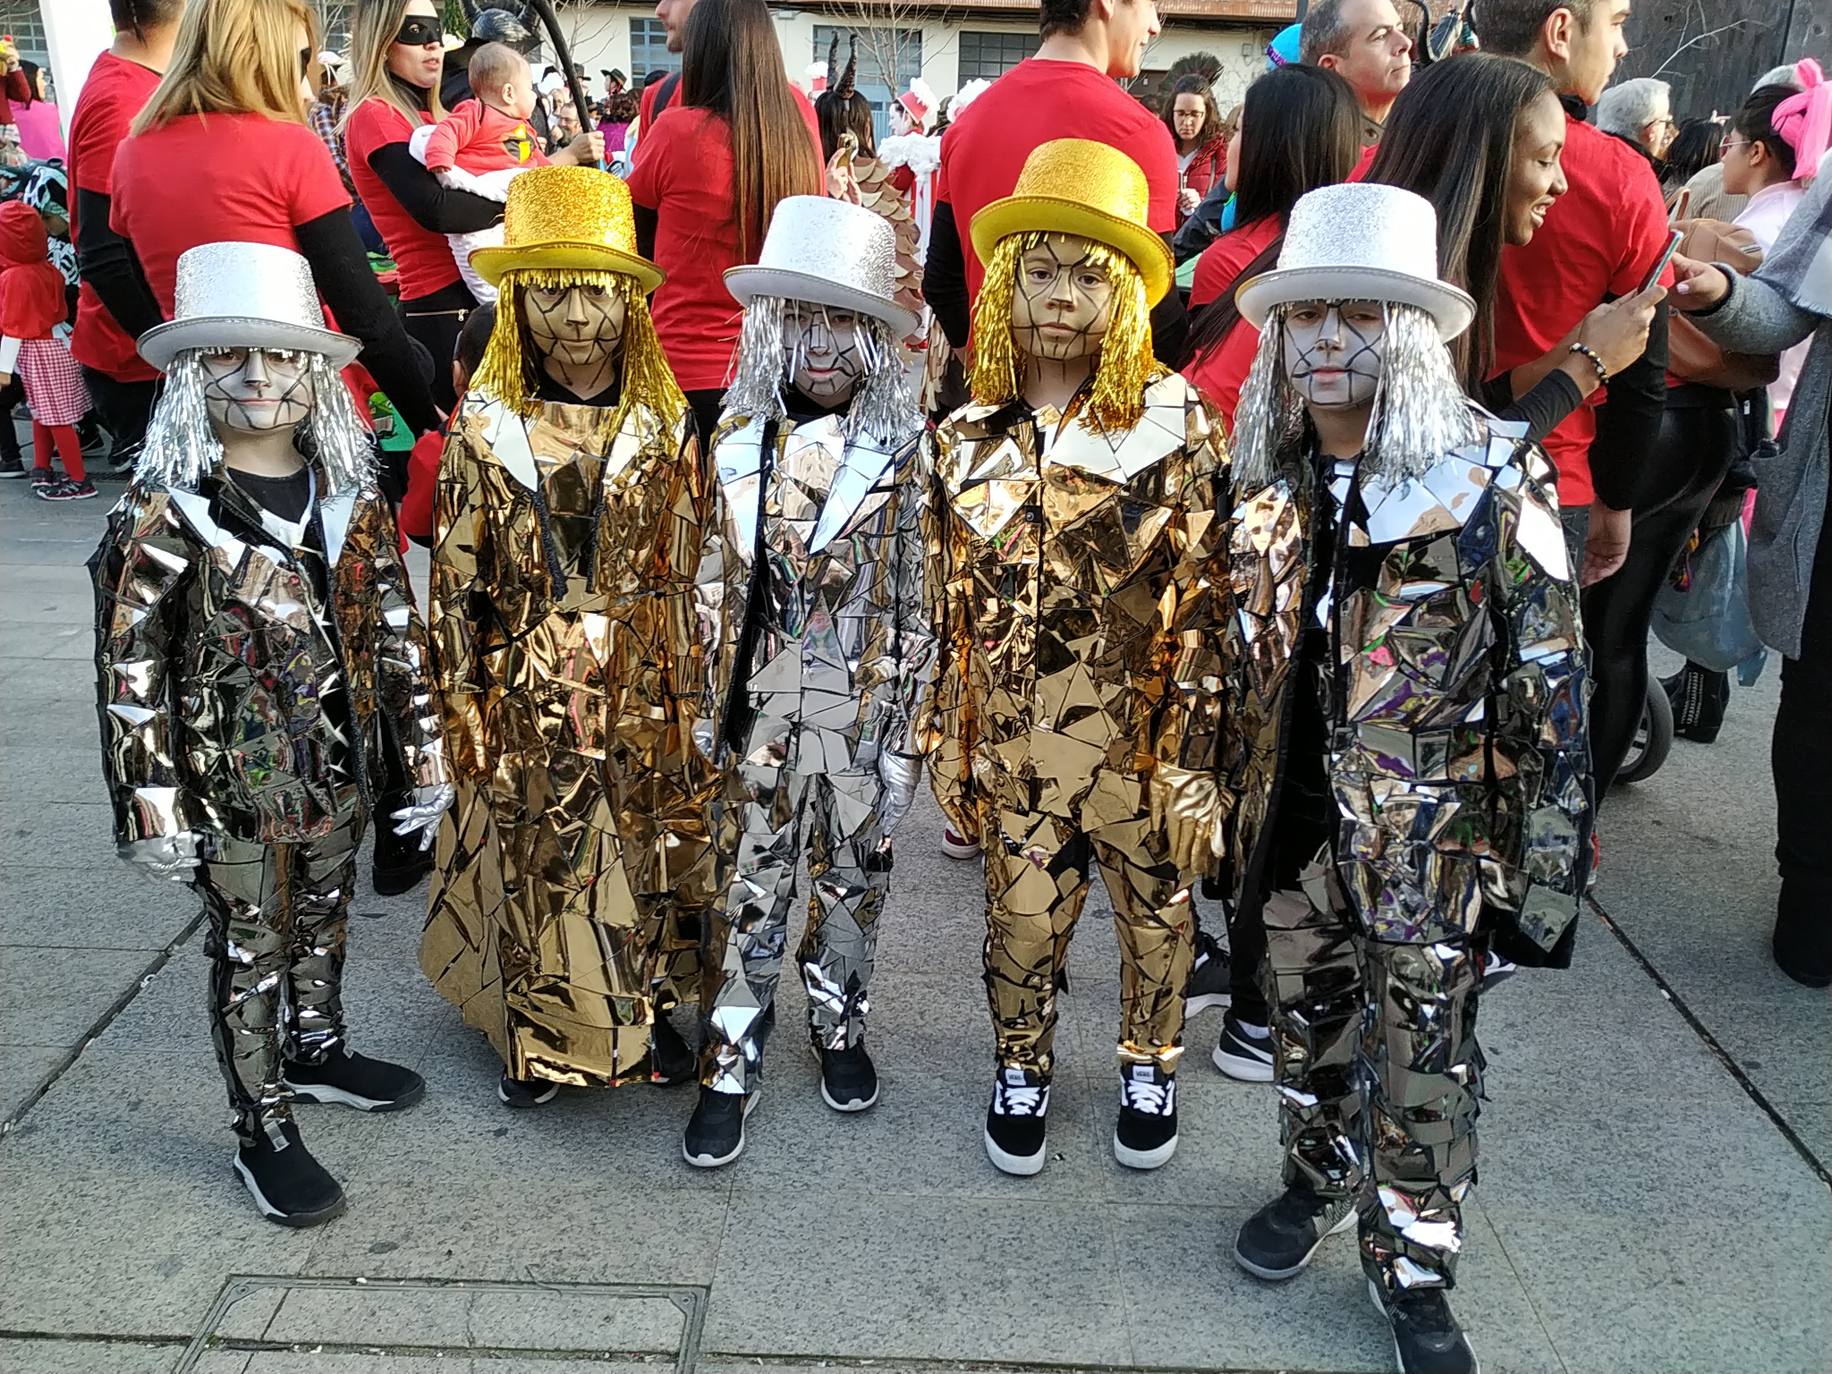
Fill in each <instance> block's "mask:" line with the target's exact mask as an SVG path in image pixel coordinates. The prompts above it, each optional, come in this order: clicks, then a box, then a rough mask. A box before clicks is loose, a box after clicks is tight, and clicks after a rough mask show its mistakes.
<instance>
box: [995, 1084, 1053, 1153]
mask: <svg viewBox="0 0 1832 1374" xmlns="http://www.w3.org/2000/svg"><path fill="white" fill-rule="evenodd" d="M1049 1110H1050V1085H1049V1084H1048V1083H1046V1082H1044V1081H1043V1079H1041V1078H1040V1077H1038V1076H1037V1075H1036V1074H1034V1073H1030V1072H1027V1071H1026V1070H1024V1069H1017V1068H1009V1067H1008V1068H1003V1069H1000V1070H999V1076H998V1077H997V1078H996V1079H994V1080H993V1085H992V1105H991V1106H989V1107H987V1108H986V1157H987V1158H988V1159H990V1160H991V1161H992V1162H993V1166H994V1167H995V1168H997V1169H999V1170H1001V1171H1002V1172H1004V1173H1008V1174H1016V1175H1017V1176H1018V1177H1020V1178H1029V1177H1030V1176H1031V1175H1032V1174H1036V1173H1041V1172H1042V1170H1043V1137H1044V1131H1045V1129H1046V1128H1047V1127H1048V1124H1049V1122H1048V1117H1049Z"/></svg>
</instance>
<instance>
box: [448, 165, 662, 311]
mask: <svg viewBox="0 0 1832 1374" xmlns="http://www.w3.org/2000/svg"><path fill="white" fill-rule="evenodd" d="M471 266H473V267H475V268H476V269H477V273H478V275H479V276H481V277H482V278H483V279H484V280H485V281H487V282H489V283H490V285H492V286H495V285H497V284H498V283H499V282H500V281H501V280H502V275H503V273H505V272H515V271H518V270H526V269H536V270H545V271H570V272H616V273H619V274H621V275H622V276H626V277H634V278H635V279H636V281H637V282H638V283H639V284H640V285H641V287H642V289H643V290H644V291H645V292H648V291H653V290H654V289H655V288H656V287H658V286H660V285H661V284H662V270H661V268H659V267H657V266H656V265H655V264H654V263H652V262H650V261H649V260H648V259H647V258H644V257H641V256H639V255H638V253H637V252H636V215H635V212H634V211H633V210H632V209H631V206H630V188H629V187H628V186H626V185H624V184H623V182H621V181H619V180H618V179H617V178H616V177H614V176H612V175H611V174H610V173H609V172H601V171H599V170H598V169H597V168H596V167H536V168H533V169H532V170H530V171H526V172H523V173H522V174H521V175H520V176H518V177H516V178H515V180H514V181H512V182H510V183H509V200H508V204H507V205H505V206H504V207H503V245H502V247H501V248H479V249H478V250H477V251H476V252H474V253H472V254H471Z"/></svg>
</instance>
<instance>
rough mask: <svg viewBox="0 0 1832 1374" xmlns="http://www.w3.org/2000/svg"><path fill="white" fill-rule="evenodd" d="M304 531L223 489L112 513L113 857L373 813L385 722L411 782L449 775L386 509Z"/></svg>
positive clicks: (134, 494)
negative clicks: (133, 846) (174, 842)
mask: <svg viewBox="0 0 1832 1374" xmlns="http://www.w3.org/2000/svg"><path fill="white" fill-rule="evenodd" d="M305 520H306V521H307V522H308V525H307V526H305V527H302V528H301V529H299V530H298V531H297V532H298V533H300V534H301V535H302V536H303V537H302V538H300V539H294V538H292V537H291V533H290V532H285V533H283V532H282V531H284V529H285V522H280V521H277V520H276V518H275V517H274V516H272V515H267V514H265V513H264V512H263V511H262V510H261V508H260V507H259V506H258V505H256V504H255V503H254V502H253V501H252V500H251V499H250V498H249V497H248V496H246V495H245V494H244V493H243V492H242V491H240V490H239V489H238V488H237V487H236V486H235V484H234V482H233V481H231V480H229V479H227V478H224V477H220V476H219V477H212V478H206V479H205V480H204V481H203V482H202V483H200V485H199V490H198V491H196V492H186V491H178V490H170V489H166V488H156V487H147V486H144V485H142V484H140V483H138V482H136V483H135V484H134V485H133V486H131V487H130V488H129V489H128V491H127V494H126V496H125V497H123V498H122V500H121V503H120V504H119V505H118V506H116V507H115V509H114V511H113V512H112V513H111V514H110V516H109V520H108V529H107V532H106V533H105V534H104V535H103V537H102V542H101V544H100V546H99V547H98V548H97V550H96V553H95V555H94V557H93V558H92V559H91V560H90V563H89V567H90V571H91V574H92V576H93V578H94V583H95V604H96V673H97V694H98V699H97V706H98V710H99V713H100V717H101V727H102V757H103V771H104V773H105V775H106V778H107V781H108V786H109V790H110V792H111V793H112V799H113V802H114V809H115V838H116V840H117V842H118V843H122V844H126V843H129V842H132V841H135V840H140V839H147V838H150V837H153V836H156V835H167V834H175V833H177V832H178V831H180V830H194V831H199V832H208V833H215V834H220V835H227V836H231V837H233V838H236V839H238V840H244V841H248V842H250V843H264V844H273V843H298V842H302V841H307V840H313V839H321V838H323V837H324V836H326V835H328V834H329V833H330V832H331V830H332V829H333V827H334V826H335V825H337V824H338V823H340V822H342V821H344V820H347V819H348V816H349V814H350V811H351V801H352V798H353V797H354V798H358V799H360V800H361V802H363V803H365V804H366V803H368V802H370V801H372V800H373V796H374V792H375V789H376V788H377V787H379V785H380V782H379V780H380V779H381V778H382V777H383V776H384V773H383V771H382V767H381V764H380V761H379V750H380V749H381V748H382V737H381V729H382V725H381V722H382V720H383V719H384V718H386V720H387V721H388V722H389V726H390V728H391V729H392V730H393V731H394V732H395V734H396V737H397V738H398V740H399V744H400V748H401V750H402V753H403V755H404V758H405V762H406V767H407V771H408V776H409V778H410V780H411V781H412V782H414V783H415V784H417V785H424V786H434V785H437V784H439V783H443V782H445V781H446V780H447V776H446V764H445V757H444V745H443V742H442V739H441V727H440V720H439V713H438V709H437V706H436V704H435V703H434V702H433V700H432V695H431V687H430V685H429V678H428V669H427V644H426V634H425V630H424V629H423V628H422V626H421V623H420V618H419V615H418V613H417V612H416V611H415V610H414V605H413V598H412V594H411V591H410V590H409V587H408V582H407V572H406V569H405V567H404V566H403V564H402V562H401V558H400V553H399V549H400V545H399V542H398V537H397V535H396V533H395V526H394V517H393V515H392V514H391V513H390V511H389V508H388V506H387V503H386V502H385V501H384V500H383V499H382V497H381V496H380V495H379V494H377V493H374V492H368V491H365V492H363V493H362V494H361V495H357V494H353V493H350V494H344V495H341V496H337V497H330V498H325V499H321V500H318V501H316V502H314V503H313V505H312V506H311V508H310V509H309V510H308V511H307V513H306V516H305ZM313 524H315V529H314V528H311V526H312V525H313Z"/></svg>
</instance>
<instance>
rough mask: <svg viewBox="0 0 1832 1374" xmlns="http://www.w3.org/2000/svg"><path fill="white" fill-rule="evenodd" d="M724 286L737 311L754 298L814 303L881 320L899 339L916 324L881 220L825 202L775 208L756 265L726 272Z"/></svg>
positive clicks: (790, 201) (807, 199)
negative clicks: (904, 302)
mask: <svg viewBox="0 0 1832 1374" xmlns="http://www.w3.org/2000/svg"><path fill="white" fill-rule="evenodd" d="M725 287H726V289H727V290H728V291H730V292H731V293H732V295H733V296H735V297H737V299H738V303H739V304H740V305H749V304H750V303H751V298H752V297H753V296H777V297H781V298H782V299H784V300H792V301H812V302H814V303H815V304H816V305H829V306H832V307H834V308H835V309H836V310H852V311H856V312H857V313H859V314H862V315H870V316H871V317H872V318H874V319H879V320H883V321H884V322H885V323H886V324H888V325H889V326H890V327H891V331H892V333H893V334H894V335H895V337H897V338H900V339H902V338H908V337H909V336H910V335H911V334H914V333H915V332H916V326H917V323H918V320H917V317H916V314H915V312H914V311H911V310H906V309H904V308H903V307H902V306H901V305H898V304H897V302H896V301H895V299H893V298H894V297H895V295H896V293H897V236H896V234H895V233H893V232H892V230H891V226H890V225H889V224H888V223H887V222H886V221H885V220H884V218H883V217H882V216H880V215H878V214H876V213H875V212H873V211H871V210H867V209H865V208H864V207H863V206H860V205H853V204H850V203H848V202H847V201H843V200H833V199H831V198H829V197H827V196H789V197H788V198H787V199H785V200H782V201H780V202H778V204H777V206H776V213H775V214H774V215H772V216H771V217H770V232H769V233H767V234H766V235H764V239H763V252H762V253H761V254H760V255H759V257H758V260H757V262H755V263H754V264H748V265H746V266H743V267H728V268H726V269H725Z"/></svg>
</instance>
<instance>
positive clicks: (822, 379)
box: [782, 301, 865, 406]
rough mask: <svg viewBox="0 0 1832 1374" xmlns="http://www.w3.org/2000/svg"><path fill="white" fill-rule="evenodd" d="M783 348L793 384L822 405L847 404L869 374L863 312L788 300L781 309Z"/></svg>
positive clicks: (810, 398) (803, 393)
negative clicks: (864, 352) (861, 333)
mask: <svg viewBox="0 0 1832 1374" xmlns="http://www.w3.org/2000/svg"><path fill="white" fill-rule="evenodd" d="M782 347H783V352H784V354H785V355H786V356H787V357H788V359H789V381H790V383H791V384H792V385H793V386H794V387H795V389H796V390H797V391H799V392H801V394H802V395H804V396H806V397H807V398H808V399H809V400H810V401H813V402H815V403H816V404H817V405H824V406H839V405H844V404H845V403H846V402H847V401H849V400H851V399H852V393H853V392H854V391H856V390H858V386H859V379H860V378H861V377H863V376H864V375H865V360H864V358H863V357H861V356H860V353H859V317H858V316H857V315H855V314H853V313H852V311H850V310H841V309H839V308H837V307H835V306H830V305H811V304H809V303H808V302H806V301H791V302H789V304H788V306H787V308H785V309H784V311H783V314H782Z"/></svg>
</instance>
